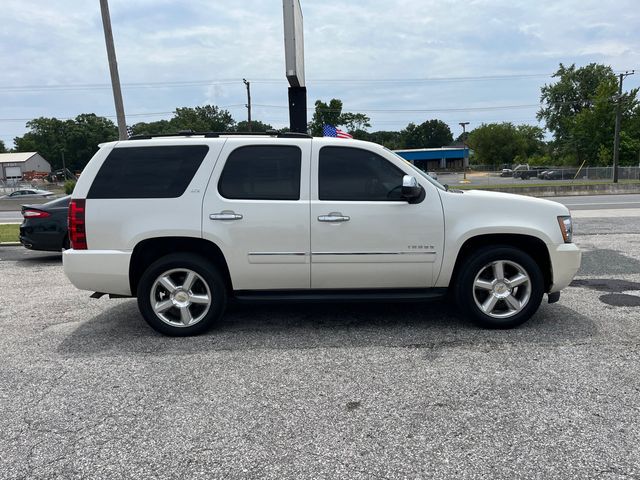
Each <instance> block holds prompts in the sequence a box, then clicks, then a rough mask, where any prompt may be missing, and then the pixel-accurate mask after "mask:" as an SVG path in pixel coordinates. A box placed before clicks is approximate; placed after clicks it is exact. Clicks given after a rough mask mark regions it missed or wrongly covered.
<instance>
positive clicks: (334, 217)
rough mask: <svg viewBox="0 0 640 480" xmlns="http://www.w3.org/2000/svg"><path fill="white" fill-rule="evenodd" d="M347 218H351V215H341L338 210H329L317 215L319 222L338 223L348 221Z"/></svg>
mask: <svg viewBox="0 0 640 480" xmlns="http://www.w3.org/2000/svg"><path fill="white" fill-rule="evenodd" d="M349 220H351V217H348V216H346V215H342V213H340V212H331V213H330V214H328V215H320V216H319V217H318V221H319V222H331V223H338V222H348V221H349Z"/></svg>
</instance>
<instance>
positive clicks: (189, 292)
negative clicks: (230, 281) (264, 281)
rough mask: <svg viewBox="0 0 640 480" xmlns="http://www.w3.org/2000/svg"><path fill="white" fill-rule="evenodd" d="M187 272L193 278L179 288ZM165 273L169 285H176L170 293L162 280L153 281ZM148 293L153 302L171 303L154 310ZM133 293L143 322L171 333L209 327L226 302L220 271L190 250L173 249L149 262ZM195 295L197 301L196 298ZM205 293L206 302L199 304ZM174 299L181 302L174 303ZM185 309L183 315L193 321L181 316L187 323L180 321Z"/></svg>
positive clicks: (197, 331)
mask: <svg viewBox="0 0 640 480" xmlns="http://www.w3.org/2000/svg"><path fill="white" fill-rule="evenodd" d="M188 272H193V273H194V274H195V275H194V276H193V277H191V278H194V280H193V281H192V284H191V286H190V287H189V288H186V289H183V288H182V287H183V286H184V285H185V284H186V282H187V275H188ZM166 273H168V275H167V277H168V278H169V279H170V281H171V282H172V285H174V286H176V287H178V288H176V289H175V290H173V294H171V293H170V290H169V289H168V288H167V287H165V286H164V285H163V284H162V283H156V282H157V280H159V277H161V276H163V274H166ZM180 282H182V283H180ZM152 294H153V295H154V299H155V304H156V305H160V304H161V303H163V302H167V303H166V304H167V305H171V306H169V307H168V308H167V309H166V310H164V311H162V312H160V313H156V311H155V310H154V307H153V306H152V299H151V296H152ZM137 296H138V308H139V309H140V313H141V314H142V316H143V318H144V319H145V320H146V322H147V323H148V324H149V325H150V326H151V327H152V328H153V329H154V330H156V331H158V332H160V333H163V334H165V335H170V336H174V337H186V336H191V335H199V334H201V333H203V332H205V331H207V330H209V329H210V328H211V326H212V325H213V324H215V323H216V322H217V321H218V320H219V319H220V318H221V317H222V315H223V314H224V310H225V307H226V304H227V291H226V286H225V282H224V280H223V278H222V276H221V275H220V272H219V271H218V270H217V268H216V267H215V266H214V265H213V264H212V263H211V262H209V261H208V260H207V259H205V258H203V257H201V256H199V255H194V254H191V253H175V254H171V255H167V256H165V257H162V258H160V259H158V260H156V261H155V262H153V263H152V264H151V265H150V266H149V267H148V268H147V269H146V270H145V272H144V273H143V274H142V277H141V278H140V281H139V282H138V289H137ZM195 297H198V298H199V299H200V301H198V302H196V301H195V300H196V298H195ZM207 297H208V298H209V299H210V301H209V304H208V305H204V304H202V303H201V302H202V300H203V299H205V298H207ZM192 300H193V302H192ZM168 302H173V303H172V304H169V303H168ZM176 302H177V303H178V305H181V306H176ZM180 302H182V303H180ZM185 310H186V311H188V313H186V314H185V315H187V316H191V320H192V321H193V320H197V321H194V323H191V324H190V323H188V321H186V320H185V322H187V323H186V324H181V323H180V322H181V318H182V317H181V315H182V313H183V311H185ZM160 315H162V316H163V317H164V319H163V318H161V316H160Z"/></svg>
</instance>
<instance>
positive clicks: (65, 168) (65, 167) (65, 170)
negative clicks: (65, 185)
mask: <svg viewBox="0 0 640 480" xmlns="http://www.w3.org/2000/svg"><path fill="white" fill-rule="evenodd" d="M60 154H61V155H62V174H63V175H64V179H65V180H66V179H67V166H66V165H65V164H64V150H62V151H61V152H60Z"/></svg>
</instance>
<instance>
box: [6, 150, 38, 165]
mask: <svg viewBox="0 0 640 480" xmlns="http://www.w3.org/2000/svg"><path fill="white" fill-rule="evenodd" d="M34 155H38V152H18V153H0V163H23V162H26V161H27V160H29V159H30V158H31V157H33V156H34Z"/></svg>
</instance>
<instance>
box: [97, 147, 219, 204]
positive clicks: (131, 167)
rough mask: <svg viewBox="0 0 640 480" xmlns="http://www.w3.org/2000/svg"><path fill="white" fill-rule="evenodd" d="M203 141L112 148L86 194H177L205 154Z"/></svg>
mask: <svg viewBox="0 0 640 480" xmlns="http://www.w3.org/2000/svg"><path fill="white" fill-rule="evenodd" d="M208 151H209V147H208V146H206V145H183V146H168V147H165V146H162V147H129V148H114V149H113V150H112V151H111V153H110V154H109V156H108V157H107V158H106V159H105V161H104V163H103V164H102V166H101V167H100V170H99V171H98V174H97V175H96V177H95V179H94V180H93V183H92V184H91V188H90V189H89V193H88V195H87V198H176V197H179V196H181V195H182V194H183V193H184V192H185V190H186V189H187V187H188V186H189V183H191V180H192V179H193V176H194V175H195V173H196V171H197V170H198V168H199V167H200V165H201V164H202V161H203V160H204V157H205V156H206V155H207V152H208Z"/></svg>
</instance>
